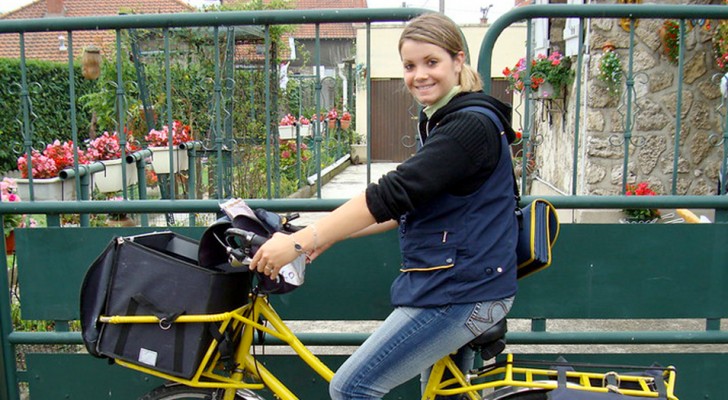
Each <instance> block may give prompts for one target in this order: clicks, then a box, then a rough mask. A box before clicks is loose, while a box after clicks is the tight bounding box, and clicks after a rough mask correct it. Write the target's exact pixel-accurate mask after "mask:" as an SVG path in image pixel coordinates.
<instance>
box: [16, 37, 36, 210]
mask: <svg viewBox="0 0 728 400" xmlns="http://www.w3.org/2000/svg"><path fill="white" fill-rule="evenodd" d="M20 109H21V112H22V113H23V147H25V154H26V159H27V162H28V193H29V194H30V200H31V201H33V200H35V188H34V187H33V173H32V172H31V171H33V157H32V154H33V137H32V135H33V133H32V129H31V127H30V91H29V89H28V70H27V65H26V62H25V34H24V33H23V32H20Z"/></svg>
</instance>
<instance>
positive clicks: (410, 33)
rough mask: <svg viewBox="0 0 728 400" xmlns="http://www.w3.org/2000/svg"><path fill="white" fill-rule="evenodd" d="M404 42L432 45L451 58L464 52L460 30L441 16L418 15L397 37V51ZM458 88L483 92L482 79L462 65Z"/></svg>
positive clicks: (469, 68)
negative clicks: (410, 41)
mask: <svg viewBox="0 0 728 400" xmlns="http://www.w3.org/2000/svg"><path fill="white" fill-rule="evenodd" d="M405 40H414V41H417V42H424V43H429V44H434V45H435V46H437V47H440V48H442V49H444V50H445V51H447V52H448V54H450V56H452V57H453V58H454V57H455V56H456V55H457V54H458V52H461V51H463V52H464V51H465V42H464V40H463V37H462V35H461V33H460V28H458V26H457V25H456V24H455V22H453V20H451V19H450V18H448V17H446V16H445V15H443V14H439V13H429V14H424V15H420V16H419V17H417V18H415V19H413V20H412V21H410V23H409V24H407V26H406V27H405V28H404V31H402V35H401V36H400V37H399V51H400V52H401V51H402V43H403V42H404V41H405ZM459 81H460V82H459V84H460V88H461V90H462V91H463V92H477V91H479V90H483V79H482V78H481V77H480V74H479V73H478V71H476V70H475V69H474V68H473V67H471V66H470V65H469V64H467V63H463V68H462V70H461V71H460V77H459Z"/></svg>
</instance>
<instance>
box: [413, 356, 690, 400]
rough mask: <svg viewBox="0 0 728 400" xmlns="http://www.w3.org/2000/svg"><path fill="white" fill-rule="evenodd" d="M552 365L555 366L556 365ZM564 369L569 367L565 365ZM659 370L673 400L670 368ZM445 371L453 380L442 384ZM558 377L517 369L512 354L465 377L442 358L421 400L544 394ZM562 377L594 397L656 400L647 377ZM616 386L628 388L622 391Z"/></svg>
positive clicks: (549, 371)
mask: <svg viewBox="0 0 728 400" xmlns="http://www.w3.org/2000/svg"><path fill="white" fill-rule="evenodd" d="M523 363H524V364H528V363H529V362H528V361H524V362H523ZM532 363H535V362H532ZM539 364H540V363H539ZM553 364H558V362H554V363H553ZM565 365H569V364H568V363H565ZM572 365H574V364H572ZM577 366H578V365H577ZM614 367H616V366H614ZM635 368H637V367H635ZM660 369H662V375H663V381H664V383H665V392H666V397H667V399H668V400H677V397H675V378H676V373H675V369H674V368H673V367H667V368H660ZM445 371H449V372H450V373H451V374H452V376H453V378H450V379H447V380H443V376H444V373H445ZM558 374H559V371H558V370H556V369H554V368H553V367H549V368H529V367H523V366H518V363H517V362H515V361H514V359H513V354H510V353H508V354H506V360H505V361H504V362H500V363H494V364H492V365H490V366H486V367H483V368H480V369H478V370H473V371H470V372H469V373H468V374H463V373H462V372H461V371H460V370H459V369H458V367H457V365H456V364H455V363H454V362H453V361H452V359H451V358H450V357H445V358H443V359H441V360H439V361H438V362H437V363H435V365H434V366H433V367H432V372H431V373H430V378H429V380H428V382H427V386H426V387H425V392H424V394H423V396H422V400H433V399H435V396H453V395H457V394H465V395H467V396H468V399H470V400H482V399H483V397H482V396H481V394H480V393H482V391H483V390H485V389H499V388H507V387H513V388H529V389H542V390H546V391H548V390H553V389H556V388H557V387H558V381H557V377H558ZM610 375H611V376H612V377H614V378H615V379H616V380H617V381H618V382H619V383H618V384H617V386H616V387H613V386H610V385H608V384H607V381H608V377H609V376H610ZM565 376H566V378H567V379H568V380H569V385H568V386H569V388H571V389H575V390H581V391H586V392H596V393H607V392H610V391H617V392H618V393H621V394H622V395H625V396H635V397H645V398H656V397H657V396H658V392H657V391H656V390H655V389H654V388H655V379H654V378H653V377H651V376H643V375H629V374H622V375H618V374H617V373H616V372H614V371H609V372H606V373H600V372H582V371H566V372H565ZM478 380H485V382H483V383H472V382H473V381H478ZM572 382H573V383H572ZM577 382H578V383H577ZM594 382H600V383H601V386H595V385H594ZM620 385H622V386H626V387H628V388H622V387H621V386H620ZM453 386H455V387H453Z"/></svg>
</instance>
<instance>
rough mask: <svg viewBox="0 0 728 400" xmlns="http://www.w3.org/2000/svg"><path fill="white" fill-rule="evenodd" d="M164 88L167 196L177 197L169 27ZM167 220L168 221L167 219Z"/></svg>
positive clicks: (165, 30)
mask: <svg viewBox="0 0 728 400" xmlns="http://www.w3.org/2000/svg"><path fill="white" fill-rule="evenodd" d="M163 32H164V78H165V80H164V90H165V94H166V97H167V98H166V101H167V128H168V129H167V152H168V154H169V198H170V200H174V199H175V198H177V187H176V183H177V182H176V179H175V176H176V172H175V168H174V167H175V165H174V161H175V159H174V151H175V146H174V116H173V115H172V71H171V68H172V67H171V64H170V50H169V28H164V30H163ZM168 222H169V221H168Z"/></svg>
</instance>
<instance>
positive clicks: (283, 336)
mask: <svg viewBox="0 0 728 400" xmlns="http://www.w3.org/2000/svg"><path fill="white" fill-rule="evenodd" d="M224 236H225V240H224V242H225V248H226V249H227V250H226V252H227V253H228V254H227V255H228V256H229V257H230V258H231V261H233V264H241V263H242V264H244V262H245V259H246V258H247V257H250V256H251V255H252V252H253V251H254V249H255V248H256V246H258V245H260V243H261V242H260V241H261V240H263V241H264V240H265V239H264V238H263V236H262V235H257V234H255V233H252V232H248V231H244V230H241V229H238V228H229V229H226V230H225V231H224ZM247 259H248V260H249V258H247ZM269 296H270V294H267V293H263V291H261V290H260V286H259V285H251V289H250V291H249V293H247V301H245V302H244V305H242V306H240V307H238V308H236V309H233V310H230V311H226V312H221V313H212V314H200V315H187V314H182V315H174V316H173V317H169V316H163V317H160V316H159V315H153V314H152V313H150V315H101V316H99V317H98V321H97V322H98V323H99V324H100V325H105V326H112V325H116V326H118V325H122V326H124V325H127V326H132V325H135V326H138V325H139V324H148V325H151V326H154V325H158V326H162V327H169V326H170V325H172V324H174V325H177V324H200V323H205V324H208V325H210V326H214V327H215V330H216V332H214V333H213V334H212V335H211V337H212V339H211V341H210V343H209V346H208V347H207V349H206V351H205V352H204V355H203V356H202V357H201V361H200V362H199V366H198V367H197V369H196V370H195V371H194V373H193V374H192V375H191V376H185V377H182V376H179V374H174V373H169V372H163V371H160V370H159V369H157V368H153V367H150V366H148V365H145V364H144V363H140V362H132V361H130V360H123V359H119V358H116V359H115V362H116V363H117V364H119V365H122V366H124V367H127V368H131V369H134V370H137V371H141V372H143V373H146V374H149V375H153V376H157V377H160V378H163V379H165V380H167V381H168V383H167V384H164V385H163V386H160V387H158V388H156V389H154V390H152V391H151V392H149V393H147V394H146V395H144V396H143V397H141V398H140V399H141V400H172V399H224V400H261V399H264V397H263V396H264V395H265V393H272V394H273V395H274V396H275V398H276V399H283V400H294V399H298V398H299V397H298V396H297V395H296V394H295V393H293V392H292V391H291V390H290V389H289V388H288V387H287V386H286V384H285V383H284V382H283V380H282V379H281V378H280V377H278V376H276V374H275V373H274V372H272V371H270V370H268V369H267V368H266V367H265V366H264V365H263V363H262V362H260V361H259V360H258V359H257V358H256V354H255V351H254V350H255V346H256V335H260V334H262V335H268V336H270V337H274V338H276V339H278V340H280V341H281V342H282V343H284V344H285V345H286V346H288V347H290V348H291V349H292V350H293V351H294V352H295V353H296V354H297V356H298V357H300V358H301V359H302V360H303V361H304V362H305V363H306V364H307V365H308V366H309V367H310V368H311V369H312V370H313V371H315V372H316V373H317V374H318V375H320V376H321V377H322V378H323V379H325V380H326V381H327V382H328V381H331V379H332V377H333V376H334V372H333V371H332V370H331V369H330V368H329V367H327V366H326V365H325V364H324V363H323V362H322V361H321V360H320V359H319V358H318V357H317V356H316V355H314V354H313V353H312V352H311V351H310V350H309V349H308V348H307V347H306V346H305V345H304V344H303V343H302V342H301V341H300V340H299V339H298V338H297V337H296V335H295V334H294V333H293V332H292V331H291V329H289V327H288V326H287V325H286V324H285V323H284V321H283V320H282V319H281V318H280V316H279V315H278V314H277V313H276V311H275V310H274V308H273V306H272V305H271V304H270V302H269V301H268V300H269ZM505 333H506V322H505V320H503V321H501V323H499V324H497V325H496V326H494V327H493V328H492V329H490V330H489V331H487V332H485V333H483V334H482V335H481V336H480V337H478V338H476V339H475V340H474V341H473V342H472V343H471V346H472V347H473V348H474V349H475V350H476V351H478V352H479V353H480V354H481V357H482V359H483V360H490V359H493V360H495V357H496V356H498V355H499V354H500V353H501V352H502V351H503V350H504V348H505V339H504V337H505ZM499 358H502V357H499ZM595 369H596V370H598V371H597V372H587V371H586V370H595ZM417 372H419V371H417ZM413 375H416V373H413ZM675 378H676V373H675V369H674V368H672V367H657V366H652V367H636V366H614V365H586V364H574V363H568V362H565V361H561V362H559V361H529V360H525V359H524V360H519V359H516V358H515V357H514V356H513V355H512V354H506V355H505V358H504V359H502V360H500V361H494V362H492V363H490V364H488V365H485V366H483V367H481V368H476V369H473V370H470V371H467V372H465V373H463V372H461V371H460V370H459V369H458V368H457V366H456V365H455V363H454V362H453V360H452V359H451V358H450V357H449V356H447V357H444V358H443V359H441V360H439V361H438V362H437V363H436V364H435V365H434V366H433V369H432V373H431V375H430V379H429V382H428V383H427V385H426V388H425V392H424V393H423V395H422V399H423V400H435V399H436V398H443V397H441V396H452V397H448V398H451V399H454V398H458V399H469V400H482V399H487V400H506V399H507V400H536V399H547V398H548V399H570V400H581V399H584V400H602V399H603V400H611V399H637V398H655V399H664V400H677V398H676V397H675V394H674V389H675ZM559 396H562V397H559Z"/></svg>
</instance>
